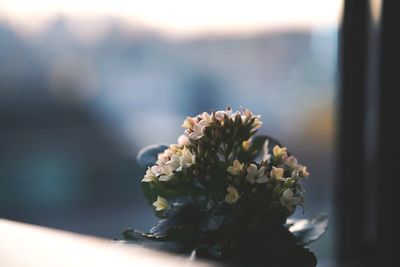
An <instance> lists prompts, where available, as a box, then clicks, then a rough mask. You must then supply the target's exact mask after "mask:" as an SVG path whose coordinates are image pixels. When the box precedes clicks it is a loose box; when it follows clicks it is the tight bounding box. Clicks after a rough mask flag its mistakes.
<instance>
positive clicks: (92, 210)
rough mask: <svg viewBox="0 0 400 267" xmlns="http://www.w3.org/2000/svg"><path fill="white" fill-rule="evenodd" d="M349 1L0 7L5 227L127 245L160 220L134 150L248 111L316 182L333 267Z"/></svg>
mask: <svg viewBox="0 0 400 267" xmlns="http://www.w3.org/2000/svg"><path fill="white" fill-rule="evenodd" d="M341 7H342V1H339V0H329V1H318V0H304V1H290V0H281V1H272V0H268V1H265V0H264V1H256V0H247V1H235V2H234V3H233V2H232V1H227V0H221V1H211V0H205V1H189V0H186V1H183V0H170V1H153V0H147V1H140V0H139V1H84V2H82V1H76V0H70V1H49V0H37V1H23V0H13V1H8V0H2V1H0V217H2V218H8V219H12V220H18V221H23V222H28V223H33V224H38V225H44V226H49V227H55V228H59V229H66V230H69V231H74V232H79V233H84V234H90V235H96V236H101V237H106V238H119V237H120V236H121V235H120V233H121V230H122V229H123V228H125V227H128V226H133V227H135V228H139V229H146V228H148V227H149V226H150V225H152V224H153V223H155V222H156V219H155V218H154V217H153V214H152V209H151V208H149V207H148V206H147V204H146V201H145V199H144V198H143V195H142V193H141V189H140V180H141V178H142V176H143V170H141V169H140V168H139V167H138V166H137V164H136V162H135V157H136V154H137V152H138V151H139V150H140V149H141V148H142V147H143V146H146V145H149V144H153V143H160V142H162V143H174V142H176V138H177V136H178V135H180V134H181V133H182V128H181V127H180V125H181V123H182V121H183V120H184V119H185V117H186V116H187V115H196V114H198V113H200V112H202V111H205V110H208V111H209V110H211V109H214V110H219V109H224V108H225V107H226V106H227V105H230V106H231V107H232V108H234V109H239V108H240V107H241V106H243V107H246V108H249V109H251V110H252V111H254V112H255V113H258V114H261V115H262V118H263V121H264V125H263V127H262V129H261V130H260V132H261V133H266V134H269V135H271V136H274V137H276V138H277V139H279V140H280V141H281V142H282V143H283V144H284V145H286V146H287V147H289V149H290V151H291V152H292V153H293V154H295V155H296V156H297V157H298V158H299V159H300V160H301V162H302V163H304V164H305V165H307V166H308V168H309V170H310V171H311V179H309V180H308V181H307V182H306V190H307V198H306V204H307V210H306V213H305V214H304V215H303V214H302V213H298V214H296V216H298V217H302V216H306V217H311V216H314V215H316V214H318V213H320V212H327V213H328V215H329V216H330V218H332V220H331V222H332V223H331V227H330V229H329V231H328V232H327V234H326V235H325V236H324V237H323V238H322V239H321V240H320V241H319V242H316V244H315V245H314V246H313V248H312V249H313V250H314V251H315V252H316V254H317V256H318V258H319V262H320V266H332V265H333V264H334V257H335V251H334V242H335V240H334V231H335V225H334V224H333V218H334V214H333V201H332V199H333V189H332V188H333V179H334V173H333V171H334V158H335V131H336V124H335V109H336V106H335V105H336V100H337V93H338V92H337V78H338V77H337V54H338V53H337V50H338V27H339V21H340V15H341Z"/></svg>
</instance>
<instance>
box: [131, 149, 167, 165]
mask: <svg viewBox="0 0 400 267" xmlns="http://www.w3.org/2000/svg"><path fill="white" fill-rule="evenodd" d="M167 148H168V146H167V145H164V144H155V145H149V146H146V147H144V148H142V149H141V150H140V151H139V153H138V155H137V157H136V160H137V162H138V163H139V165H140V166H141V167H142V168H147V167H149V166H152V165H154V164H155V163H156V161H157V156H158V154H160V153H162V152H164V150H165V149H167Z"/></svg>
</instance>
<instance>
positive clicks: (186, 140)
mask: <svg viewBox="0 0 400 267" xmlns="http://www.w3.org/2000/svg"><path fill="white" fill-rule="evenodd" d="M178 144H179V145H180V146H187V145H189V144H190V139H189V137H187V135H186V134H182V135H180V136H179V137H178Z"/></svg>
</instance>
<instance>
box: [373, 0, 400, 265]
mask: <svg viewBox="0 0 400 267" xmlns="http://www.w3.org/2000/svg"><path fill="white" fill-rule="evenodd" d="M399 5H400V3H399V2H398V1H394V0H392V1H391V0H386V1H383V7H382V17H381V49H380V52H381V53H380V58H381V62H380V83H379V85H380V94H379V128H378V153H377V163H378V172H377V174H378V175H377V177H376V179H377V190H378V194H377V200H378V203H377V212H378V216H377V242H376V252H377V253H376V254H377V257H378V258H377V260H378V261H377V262H376V263H379V266H397V265H399V256H398V254H397V253H398V245H399V240H397V238H398V237H399V231H400V228H399V224H398V221H399V220H396V217H397V218H398V215H399V214H398V213H399V211H400V208H399V204H400V192H399V190H400V154H399V153H400V141H399V140H400V127H399V124H400V102H399V98H398V95H399V93H400V92H399V90H400V67H399V64H400V57H399V49H400V40H399V39H400V38H399V37H400V29H399V25H400V18H399V12H400V8H399ZM377 266H378V265H377Z"/></svg>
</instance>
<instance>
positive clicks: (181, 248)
mask: <svg viewBox="0 0 400 267" xmlns="http://www.w3.org/2000/svg"><path fill="white" fill-rule="evenodd" d="M122 235H123V237H124V240H122V242H125V243H128V244H129V243H132V244H136V245H140V246H143V247H146V248H150V249H155V250H160V251H164V252H171V253H177V254H184V255H190V253H191V251H192V250H193V248H192V247H191V246H188V245H187V244H185V243H181V242H174V241H170V242H168V241H164V242H162V241H160V240H154V239H150V238H147V237H146V236H145V234H144V233H142V232H140V231H138V230H135V229H132V228H127V229H125V230H124V231H123V233H122ZM120 242H121V241H120Z"/></svg>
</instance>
